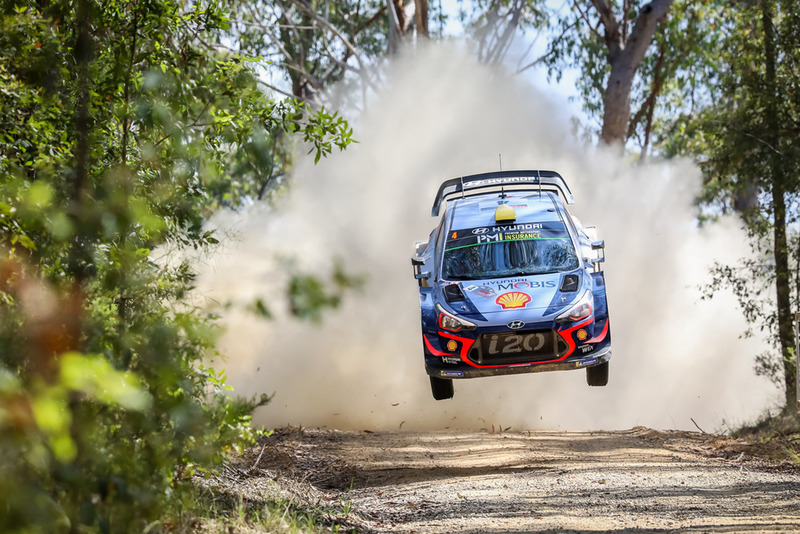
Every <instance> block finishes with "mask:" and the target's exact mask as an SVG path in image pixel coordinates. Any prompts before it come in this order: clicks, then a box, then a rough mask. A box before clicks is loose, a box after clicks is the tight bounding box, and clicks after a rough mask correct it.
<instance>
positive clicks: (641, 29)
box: [0, 0, 800, 533]
mask: <svg viewBox="0 0 800 534" xmlns="http://www.w3.org/2000/svg"><path fill="white" fill-rule="evenodd" d="M551 4H552V3H550V2H545V1H544V0H487V1H477V2H471V3H469V5H463V6H461V7H462V9H461V10H460V12H459V13H456V14H452V13H445V12H442V11H441V7H440V5H434V4H430V5H429V2H428V1H427V0H414V1H410V0H409V1H406V2H405V3H403V2H402V1H401V0H396V1H394V2H382V1H377V0H368V1H355V0H354V1H349V0H348V1H344V2H327V1H316V0H308V1H306V0H271V1H255V2H244V1H238V0H234V1H230V2H220V1H216V0H201V1H197V2H184V1H180V0H130V1H127V0H103V1H97V0H52V1H38V0H2V1H0V472H2V474H3V475H2V477H0V531H3V532H10V533H14V532H25V533H39V532H41V533H51V532H56V533H57V532H70V533H73V532H115V533H117V532H187V531H194V530H197V529H199V531H209V532H223V531H224V532H228V531H230V529H231V528H233V529H234V530H236V529H239V530H241V531H243V532H246V531H248V529H251V528H255V527H252V525H259V528H263V529H264V530H266V531H277V532H318V531H330V530H333V531H349V529H351V528H357V526H354V523H353V519H352V518H351V517H350V514H349V511H348V507H347V503H346V501H342V502H338V503H334V504H333V505H331V506H327V505H326V506H324V507H320V506H319V505H318V504H315V503H313V502H311V501H308V502H307V501H302V500H293V498H287V497H286V496H277V497H275V498H274V500H271V499H269V498H265V499H264V500H263V501H258V502H253V501H249V500H245V499H243V498H242V497H240V496H237V494H236V493H226V492H225V491H224V490H222V489H220V488H219V487H216V489H214V488H215V486H213V485H203V484H200V485H199V486H198V484H197V482H196V481H197V480H212V479H215V478H214V477H221V476H223V475H224V472H225V469H226V467H224V461H225V460H226V458H228V457H229V455H230V454H231V453H237V452H241V451H243V450H244V449H245V448H247V447H248V446H249V445H251V444H252V443H254V441H255V440H256V438H257V437H258V432H257V431H256V430H255V429H253V428H252V427H251V425H250V414H251V413H252V411H253V410H254V409H255V408H256V407H258V406H260V405H263V404H265V403H267V402H269V397H267V396H260V397H257V398H251V399H242V398H238V397H236V395H235V392H233V393H232V392H231V391H230V389H229V388H228V386H227V385H226V383H225V373H224V370H222V367H224V363H223V358H224V355H221V354H218V353H217V349H216V345H215V343H216V341H215V339H216V334H217V325H216V317H215V316H213V315H211V314H209V313H208V312H207V311H206V310H203V309H201V308H198V307H197V306H195V305H194V304H193V300H192V290H193V283H194V277H195V273H194V270H193V266H192V265H191V264H189V263H188V262H185V261H181V260H179V259H173V260H171V261H166V262H165V261H161V260H157V257H156V253H155V251H156V250H164V249H165V248H166V249H169V250H174V251H178V252H179V251H181V250H192V251H197V250H200V251H203V250H212V249H213V248H214V247H215V246H216V245H217V244H218V243H217V238H216V237H215V235H214V234H213V233H211V232H209V231H207V230H206V229H205V227H204V222H205V221H206V220H207V218H208V216H210V215H211V214H212V213H214V211H216V210H218V209H221V208H230V209H237V208H240V207H241V206H242V205H243V204H246V203H249V202H257V201H264V202H268V201H269V200H270V198H272V197H273V196H274V195H280V194H282V193H283V191H284V190H285V189H286V188H287V187H289V186H290V183H289V174H290V172H291V168H292V164H293V162H294V160H295V158H296V157H303V154H306V155H308V156H309V157H313V158H314V160H315V161H316V162H318V163H320V164H324V162H325V160H324V158H325V157H326V156H327V155H329V154H331V153H332V152H333V151H335V150H343V149H346V147H347V146H348V145H349V144H350V143H351V142H353V140H354V137H355V138H357V132H356V133H355V134H354V133H353V131H352V130H351V128H350V126H349V124H348V123H347V121H346V120H345V118H344V117H343V116H342V114H340V113H339V112H338V111H336V110H334V109H332V105H333V104H332V102H333V100H332V98H331V97H330V91H331V89H332V88H333V87H334V84H337V83H338V84H345V85H348V86H349V87H351V88H352V90H351V91H350V92H348V95H350V97H349V100H347V102H346V103H345V105H346V106H347V108H346V109H348V111H349V112H350V113H357V112H358V111H360V110H362V109H364V107H366V106H367V105H368V102H369V96H370V95H371V94H372V93H374V92H376V91H380V90H381V86H382V83H383V80H382V78H381V68H382V66H383V64H384V63H385V61H386V59H387V57H389V56H391V55H392V54H394V53H396V52H397V51H398V50H400V48H401V47H402V46H406V45H408V46H411V45H412V43H413V42H414V39H433V40H437V39H447V38H449V37H448V35H446V33H445V30H444V28H445V22H446V20H447V18H448V17H450V18H451V19H452V18H458V19H460V22H461V25H462V27H463V28H464V31H465V32H466V33H467V34H468V35H469V37H470V40H471V42H473V43H474V44H475V54H476V57H477V58H478V60H480V61H483V62H486V63H496V64H502V63H503V61H504V60H505V59H506V55H507V53H508V50H509V48H510V43H511V40H512V39H513V38H514V36H515V35H523V36H530V35H532V34H533V33H534V32H542V35H546V36H547V37H548V38H549V39H550V41H549V43H548V46H547V48H546V52H545V54H544V55H543V56H542V57H527V58H523V60H520V63H519V65H517V67H515V68H511V69H508V68H507V70H510V71H516V73H517V74H518V73H521V72H524V71H525V70H526V69H528V68H532V67H534V66H539V67H544V68H546V69H548V72H549V74H550V76H551V77H553V78H558V77H559V76H560V73H561V72H562V71H563V70H564V69H567V68H569V69H578V70H579V71H580V73H581V76H580V77H579V80H580V82H579V87H578V92H579V95H580V98H581V99H582V102H583V103H584V108H585V111H586V113H587V116H588V117H589V122H588V123H587V124H582V125H580V128H579V129H580V131H581V132H582V134H583V135H584V136H586V137H587V138H589V139H592V140H593V141H595V142H599V143H602V144H607V145H611V146H614V147H616V148H617V149H618V150H619V151H620V152H624V153H625V154H626V157H628V158H629V159H631V160H637V159H638V160H645V159H647V158H651V157H665V158H668V157H679V156H682V157H691V158H694V159H695V160H696V161H698V162H699V163H700V165H701V167H702V169H703V172H704V175H705V180H706V183H705V189H704V192H703V196H702V198H700V199H698V203H699V206H700V209H699V212H700V213H701V215H700V216H699V218H700V219H701V220H702V221H703V222H704V223H705V224H713V219H714V218H715V217H716V216H718V215H720V214H722V213H730V212H735V213H738V214H740V216H741V221H742V224H743V225H744V226H745V227H746V228H747V230H748V233H749V235H750V236H751V244H752V249H753V250H754V252H755V254H754V256H753V257H754V258H755V259H748V260H746V261H745V260H743V261H742V262H740V263H739V264H737V265H717V266H716V267H715V269H714V270H713V272H712V273H711V275H710V281H709V283H708V284H707V287H706V289H707V296H708V297H709V298H711V297H713V295H714V294H715V293H717V292H719V291H733V293H734V294H735V295H736V297H737V298H738V299H739V302H740V304H741V307H742V310H743V313H744V314H745V317H746V318H747V319H748V321H749V322H750V324H751V325H752V329H751V333H752V334H754V335H763V336H765V339H766V343H765V346H764V350H763V351H762V353H760V354H759V355H757V360H756V362H757V363H756V372H758V373H760V374H764V375H766V376H769V377H770V378H772V379H773V380H774V382H775V384H776V386H777V387H778V388H780V389H781V390H783V391H784V393H785V396H784V400H785V402H784V404H783V406H782V407H781V411H782V416H783V417H784V419H782V420H785V419H786V417H788V414H789V413H791V412H792V411H793V410H795V408H796V407H795V399H796V394H797V383H796V379H795V374H794V369H795V363H796V358H797V355H796V353H795V346H796V345H795V342H796V340H795V339H794V335H795V334H794V333H793V330H792V319H793V318H792V312H793V310H794V311H796V310H798V309H800V233H798V219H797V218H798V214H799V213H800V206H798V192H800V176H799V175H798V171H797V169H798V168H800V165H798V163H799V162H800V146H798V144H797V143H796V139H797V136H798V130H800V84H799V83H798V82H799V81H800V78H799V77H800V68H798V67H800V6H798V3H797V2H795V1H781V2H778V1H776V0H752V1H746V2H734V3H731V2H728V1H723V0H706V1H703V2H688V1H686V2H684V1H681V0H674V1H673V0H653V1H652V2H644V1H636V0H593V1H592V2H575V3H574V5H565V7H562V8H559V9H554V8H553V7H552V6H551ZM627 45H629V46H627ZM298 154H299V156H298ZM170 257H171V258H180V257H181V255H180V254H175V255H170ZM290 278H291V282H290V284H289V287H288V288H287V294H288V297H289V301H290V302H291V303H292V310H291V311H292V312H293V313H294V314H295V315H296V316H297V317H298V318H299V320H304V319H309V320H312V321H318V320H320V318H321V315H320V311H321V310H324V309H327V308H332V307H335V306H337V305H338V303H339V302H340V301H341V298H342V294H343V293H342V292H343V291H344V290H346V289H347V288H350V287H352V286H353V285H357V283H358V282H357V279H356V278H354V277H352V276H351V275H349V274H348V273H345V272H341V271H340V270H336V272H334V273H332V274H331V280H332V282H329V283H325V282H322V281H321V280H320V279H319V278H318V277H316V276H309V275H308V274H306V273H302V272H295V273H291V276H290ZM252 309H253V310H254V312H255V313H257V314H259V315H261V316H264V317H267V318H268V317H269V316H270V311H269V303H264V302H260V301H259V302H255V303H253V305H252ZM764 425H765V426H763V427H761V428H760V429H757V430H753V432H757V434H754V435H757V436H760V437H758V439H765V440H768V441H770V442H775V443H780V444H782V445H783V446H785V448H786V450H787V453H788V454H789V456H793V457H794V458H795V461H796V457H797V454H798V449H797V446H796V445H797V442H798V434H797V426H794V427H791V429H788V427H783V426H781V423H780V421H777V420H770V421H769V422H767V423H764ZM743 431H744V432H746V431H747V430H746V429H745V430H743ZM770 432H774V433H775V434H770ZM769 436H772V437H769ZM227 468H228V469H229V468H230V466H228V467H227ZM198 487H199V488H200V489H198Z"/></svg>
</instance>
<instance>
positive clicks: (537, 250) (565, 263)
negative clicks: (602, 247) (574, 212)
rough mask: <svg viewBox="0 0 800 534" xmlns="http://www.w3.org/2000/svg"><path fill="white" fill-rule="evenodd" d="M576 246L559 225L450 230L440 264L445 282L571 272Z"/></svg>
mask: <svg viewBox="0 0 800 534" xmlns="http://www.w3.org/2000/svg"><path fill="white" fill-rule="evenodd" d="M579 265H580V263H579V262H578V256H577V255H576V254H575V246H574V245H573V243H572V239H571V238H570V236H569V232H568V231H567V228H566V226H564V223H562V222H546V223H526V224H513V225H506V226H503V225H498V226H483V227H478V228H465V229H461V230H450V232H449V235H448V236H447V241H446V243H445V250H444V260H443V264H442V278H444V279H446V280H480V279H483V278H503V277H506V276H525V275H535V274H545V273H556V272H562V271H572V270H575V269H577V268H578V266H579Z"/></svg>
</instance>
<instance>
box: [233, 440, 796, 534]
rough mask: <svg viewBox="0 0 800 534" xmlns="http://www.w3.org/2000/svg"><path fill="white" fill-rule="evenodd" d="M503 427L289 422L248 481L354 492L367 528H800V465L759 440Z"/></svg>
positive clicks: (321, 494) (349, 503)
mask: <svg viewBox="0 0 800 534" xmlns="http://www.w3.org/2000/svg"><path fill="white" fill-rule="evenodd" d="M498 430H499V429H494V432H492V431H491V430H489V431H481V432H476V433H454V432H443V433H416V432H339V431H327V430H298V429H284V430H280V431H278V432H276V434H275V435H273V436H272V437H270V438H268V439H267V440H265V441H263V442H261V443H260V444H259V445H258V446H256V447H254V448H253V449H251V450H250V451H249V452H248V453H247V454H246V455H245V456H244V457H243V459H242V462H241V463H240V464H239V466H240V467H239V472H240V474H241V473H245V472H246V473H247V476H246V477H242V478H241V480H240V485H239V487H240V488H242V490H243V491H250V492H258V491H266V489H265V488H270V487H273V486H274V485H275V482H274V481H275V480H280V481H282V483H284V484H286V483H290V484H289V485H290V487H294V488H295V493H296V494H297V495H302V496H303V498H304V499H305V500H306V501H308V502H312V504H313V501H316V503H317V505H324V503H326V502H327V503H330V502H336V503H340V505H341V503H346V507H347V510H348V513H350V514H352V517H353V521H354V523H353V524H355V525H356V526H357V527H359V529H360V530H361V531H365V532H380V533H382V532H402V533H412V532H413V533H449V532H470V533H478V532H496V533H501V532H502V533H512V532H513V533H520V532H551V531H559V532H564V531H567V532H569V531H574V532H608V531H613V532H800V472H798V470H797V469H796V468H791V467H787V466H783V467H780V466H775V465H772V464H770V463H768V462H765V461H763V460H760V459H758V458H755V457H753V456H751V455H750V454H749V453H748V445H747V444H746V443H745V444H743V443H741V442H737V443H734V444H727V445H726V442H725V440H724V439H723V438H717V437H712V436H708V435H703V434H700V433H691V432H677V431H676V432H656V431H654V430H650V429H645V428H634V429H632V430H628V431H618V432H555V431H553V432H549V431H536V432H515V431H505V432H498ZM292 485H293V486H292ZM303 487H305V488H306V489H302V488H303ZM248 488H249V489H248ZM251 494H252V493H251Z"/></svg>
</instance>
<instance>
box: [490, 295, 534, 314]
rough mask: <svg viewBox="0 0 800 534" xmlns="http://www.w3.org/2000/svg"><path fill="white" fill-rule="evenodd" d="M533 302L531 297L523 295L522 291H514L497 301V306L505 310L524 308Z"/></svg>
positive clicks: (498, 298) (501, 296)
mask: <svg viewBox="0 0 800 534" xmlns="http://www.w3.org/2000/svg"><path fill="white" fill-rule="evenodd" d="M530 301H531V297H530V295H528V294H527V293H522V292H521V291H512V292H510V293H503V294H502V295H500V296H499V297H497V300H495V303H496V304H499V305H500V306H502V307H503V309H504V310H508V309H513V308H524V307H525V305H526V304H527V303H529V302H530Z"/></svg>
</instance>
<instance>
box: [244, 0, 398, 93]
mask: <svg viewBox="0 0 800 534" xmlns="http://www.w3.org/2000/svg"><path fill="white" fill-rule="evenodd" d="M232 4H233V8H232V9H233V11H234V16H233V18H232V21H231V22H232V29H233V31H232V36H231V37H232V40H233V41H234V42H235V47H236V50H237V51H239V52H241V53H245V54H247V55H249V56H251V57H254V58H259V61H260V63H261V67H262V68H263V69H264V70H265V71H267V72H269V73H270V74H271V76H274V77H275V78H276V79H275V80H274V82H272V83H271V84H270V88H271V89H272V90H274V91H276V92H281V93H284V94H286V95H290V96H293V97H295V98H297V99H299V100H301V101H304V102H309V103H312V104H315V105H317V106H319V105H321V104H323V103H324V102H326V101H328V99H329V96H328V90H329V89H330V88H331V86H333V85H334V84H335V83H337V82H340V81H343V80H345V79H347V81H348V83H357V84H361V85H362V86H363V87H364V88H365V89H366V88H369V87H370V86H372V84H373V81H372V79H371V78H372V76H373V75H374V74H373V73H372V72H371V69H372V68H373V67H374V62H375V61H376V60H379V59H381V58H382V57H384V55H385V54H386V51H387V49H388V37H387V33H388V17H387V16H386V2H384V1H381V0H368V1H357V2H352V1H346V2H327V1H318V0H312V1H310V2H305V1H298V0H274V1H269V2H265V1H257V2H249V1H241V0H237V1H236V2H233V3H232ZM356 93H357V92H356Z"/></svg>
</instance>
